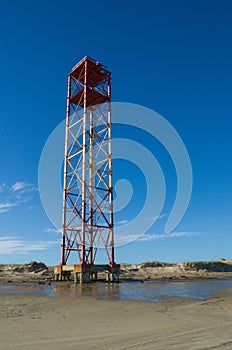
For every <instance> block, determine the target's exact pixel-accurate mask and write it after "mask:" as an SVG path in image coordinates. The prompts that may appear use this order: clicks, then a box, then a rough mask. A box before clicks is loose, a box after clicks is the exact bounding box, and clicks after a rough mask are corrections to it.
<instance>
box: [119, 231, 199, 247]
mask: <svg viewBox="0 0 232 350" xmlns="http://www.w3.org/2000/svg"><path fill="white" fill-rule="evenodd" d="M201 234H202V233H201V232H172V233H169V234H167V233H161V234H144V235H141V236H140V235H139V234H131V235H115V244H116V245H122V244H127V243H130V242H134V241H136V242H150V241H153V240H164V239H168V238H181V237H192V236H199V235H201Z"/></svg>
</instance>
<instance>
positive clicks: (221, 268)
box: [182, 261, 232, 272]
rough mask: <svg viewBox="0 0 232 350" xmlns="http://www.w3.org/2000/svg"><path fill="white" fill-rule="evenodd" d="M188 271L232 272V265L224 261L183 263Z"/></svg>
mask: <svg viewBox="0 0 232 350" xmlns="http://www.w3.org/2000/svg"><path fill="white" fill-rule="evenodd" d="M182 266H183V268H184V269H185V270H186V271H199V270H206V271H209V272H232V265H230V264H227V263H226V262H223V261H198V262H186V263H183V265H182Z"/></svg>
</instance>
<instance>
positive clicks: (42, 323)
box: [0, 289, 232, 350]
mask: <svg viewBox="0 0 232 350" xmlns="http://www.w3.org/2000/svg"><path fill="white" fill-rule="evenodd" d="M0 298H1V308H0V349H1V350H11V349H12V350H13V349H14V350H15V349H23V350H27V349H33V350H42V349H43V350H44V349H46V350H53V349H54V350H55V349H56V350H60V349H62V350H63V349H65V350H71V349H75V350H78V349H80V350H86V349H89V350H90V349H91V350H93V349H96V350H98V349H99V350H100V349H101V350H102V349H106V350H124V349H125V350H126V349H131V350H133V349H135V350H137V349H141V350H143V349H144V350H145V349H146V350H151V349H152V350H153V349H157V350H162V349H165V350H169V349H170V350H172V349H176V350H177V349H178V350H182V349H183V350H196V349H197V350H200V349H201V350H203V349H204V350H206V349H222V350H227V349H228V350H229V349H230V350H231V349H232V332H231V330H232V289H226V290H224V291H222V292H220V293H219V294H217V295H214V296H213V297H211V299H210V300H207V301H196V300H190V299H181V298H174V299H170V300H167V301H165V302H162V303H150V302H138V301H137V302H136V301H109V300H97V299H94V298H90V297H80V298H68V297H61V298H48V297H41V296H36V295H1V296H0Z"/></svg>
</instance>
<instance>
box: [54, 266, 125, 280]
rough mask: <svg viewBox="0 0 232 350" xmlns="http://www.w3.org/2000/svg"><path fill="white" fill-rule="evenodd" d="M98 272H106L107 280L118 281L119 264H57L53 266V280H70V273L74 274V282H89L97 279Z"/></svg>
mask: <svg viewBox="0 0 232 350" xmlns="http://www.w3.org/2000/svg"><path fill="white" fill-rule="evenodd" d="M98 272H106V273H107V281H108V282H119V275H120V265H119V264H114V265H111V264H108V265H89V264H88V265H87V264H75V265H57V266H55V268H54V275H55V281H64V280H70V277H71V275H72V274H73V276H74V282H75V283H80V284H83V283H90V282H93V281H97V278H98Z"/></svg>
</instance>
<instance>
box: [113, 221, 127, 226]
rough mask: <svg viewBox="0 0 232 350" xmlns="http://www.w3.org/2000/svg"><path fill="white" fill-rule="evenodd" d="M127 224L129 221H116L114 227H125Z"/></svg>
mask: <svg viewBox="0 0 232 350" xmlns="http://www.w3.org/2000/svg"><path fill="white" fill-rule="evenodd" d="M128 222H129V220H121V221H117V222H116V223H115V224H116V225H125V224H127V223H128Z"/></svg>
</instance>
